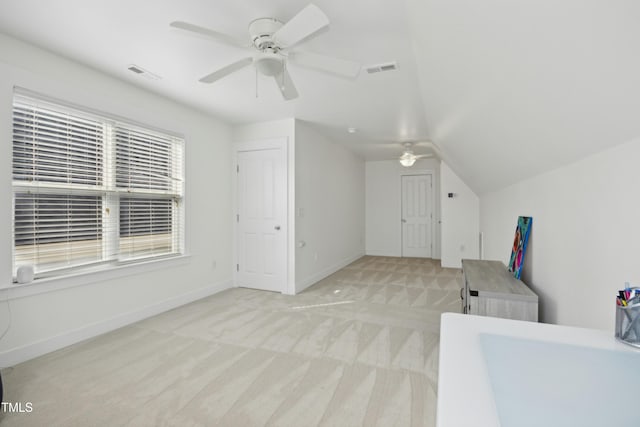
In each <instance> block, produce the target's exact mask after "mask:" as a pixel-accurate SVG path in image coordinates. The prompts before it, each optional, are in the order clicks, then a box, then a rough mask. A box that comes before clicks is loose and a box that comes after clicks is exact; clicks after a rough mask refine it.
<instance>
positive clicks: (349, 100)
mask: <svg viewBox="0 0 640 427" xmlns="http://www.w3.org/2000/svg"><path fill="white" fill-rule="evenodd" d="M314 3H315V4H316V5H317V6H319V7H320V8H321V9H322V10H323V11H324V12H325V13H326V15H327V16H328V17H329V20H330V22H331V25H330V29H329V31H328V32H325V33H323V34H321V35H319V36H318V37H315V38H313V39H312V40H310V41H308V42H307V43H304V44H303V45H301V46H300V49H304V50H308V51H311V52H315V53H319V54H324V55H330V56H334V57H338V58H343V59H349V60H354V61H357V62H359V63H360V64H362V65H363V66H368V65H375V64H379V63H385V62H390V61H396V62H397V64H398V69H397V70H396V71H391V72H386V73H376V74H368V73H366V72H364V71H363V72H361V73H360V75H359V76H358V77H357V78H356V79H355V80H349V79H345V78H340V77H336V76H333V75H330V74H326V73H322V72H319V71H314V70H310V69H306V68H301V67H296V66H295V64H291V65H290V66H289V67H288V68H289V72H290V74H291V76H292V78H293V80H294V81H295V84H296V86H297V90H298V92H299V94H300V96H299V98H297V99H296V100H292V101H284V100H283V99H282V97H281V95H280V93H279V91H278V88H277V86H276V85H274V84H273V82H272V81H271V80H269V79H267V78H266V77H264V76H257V77H256V73H255V70H254V69H253V68H252V67H247V68H244V69H242V70H240V71H238V72H237V73H234V74H232V75H229V76H227V77H225V78H224V79H222V80H220V81H217V82H215V83H213V84H210V85H206V84H203V83H200V82H198V79H199V78H201V77H203V76H204V75H206V74H208V73H210V72H212V71H214V70H216V69H218V68H220V67H223V66H225V65H227V64H229V63H231V62H234V61H236V60H238V59H240V58H242V57H243V56H246V55H245V53H244V52H242V51H240V50H239V49H236V48H234V47H230V46H228V45H225V44H222V43H219V42H216V41H213V40H210V39H206V38H203V37H194V36H191V35H189V34H186V33H184V32H181V31H179V30H176V29H172V28H170V27H169V23H170V22H172V21H175V20H181V21H188V22H192V23H194V24H198V25H200V26H203V27H208V28H213V29H216V30H218V31H220V32H224V33H227V34H229V35H232V36H234V37H237V38H247V37H248V36H247V25H248V23H249V22H250V21H251V20H253V19H255V18H259V17H275V18H277V19H279V20H281V21H283V22H286V21H288V20H289V19H291V18H292V17H293V16H294V15H295V14H296V13H297V12H298V11H300V10H301V9H303V8H304V7H305V6H306V5H307V1H306V0H272V1H264V0H245V1H228V0H206V1H205V0H184V1H180V2H177V1H171V0H157V1H154V2H149V1H141V0H137V1H132V0H128V1H125V0H109V1H107V0H93V1H86V0H67V1H65V2H42V1H38V0H0V7H1V9H2V13H1V14H0V32H4V33H6V34H8V35H11V36H14V37H17V38H19V39H22V40H25V41H28V42H31V43H33V44H35V45H38V46H41V47H43V48H45V49H48V50H51V51H53V52H55V53H58V54H61V55H63V56H65V57H67V58H70V59H73V60H75V61H77V62H80V63H83V64H86V65H89V66H91V67H93V68H96V69H98V70H101V71H103V72H105V73H107V74H110V75H113V76H115V77H117V78H120V79H122V80H126V81H128V82H130V83H133V84H135V85H138V86H141V87H144V88H146V89H148V90H150V91H153V92H156V93H159V94H162V95H164V96H167V97H170V98H173V99H175V100H177V101H179V102H182V103H185V104H188V105H192V106H194V107H195V108H198V109H200V110H203V111H206V112H209V113H211V114H213V115H215V116H217V117H220V118H222V119H224V120H227V121H229V122H231V123H249V122H255V121H265V120H273V119H280V118H285V117H297V118H300V119H303V120H305V121H308V122H312V123H314V124H315V126H316V127H317V128H318V129H320V130H321V131H322V132H324V133H326V134H327V135H328V136H330V137H331V138H332V139H334V140H335V141H336V142H339V143H342V144H344V145H346V146H347V147H349V148H350V149H352V150H353V151H355V152H356V153H359V154H360V155H362V156H363V157H364V158H366V159H368V160H382V159H391V158H397V157H398V156H399V155H400V154H401V151H402V150H401V146H400V143H401V142H404V141H432V142H433V143H435V144H436V146H437V147H439V148H440V152H441V155H442V157H443V158H444V159H445V160H446V161H447V162H448V163H449V164H450V165H451V166H452V167H453V168H454V170H455V171H456V172H457V173H458V174H459V175H460V176H461V177H462V178H463V179H464V180H465V181H466V182H467V183H468V184H469V185H470V186H471V187H472V188H473V189H474V190H476V191H477V192H479V193H482V192H486V191H491V190H493V189H498V188H501V187H504V186H507V185H509V184H512V183H514V182H516V181H518V180H521V179H525V178H527V177H530V176H533V175H535V174H538V173H540V172H543V171H546V170H550V169H553V168H557V167H560V166H562V165H564V164H567V163H570V162H572V161H574V160H576V159H579V158H581V157H584V156H587V155H589V154H592V153H595V152H597V151H601V150H604V149H606V148H609V147H612V146H615V145H617V144H621V143H623V142H626V141H629V140H632V139H634V138H636V137H637V136H638V135H639V134H640V120H638V119H637V116H638V113H640V84H639V82H638V79H639V77H638V76H640V73H639V71H640V56H638V55H637V52H638V49H637V48H638V44H639V43H640V26H638V25H637V22H640V4H636V2H633V1H621V0H611V1H607V2H605V1H588V2H585V1H580V0H565V1H563V2H557V1H535V2H534V1H519V2H517V1H515V2H514V1H505V0H502V1H498V0H484V1H482V2H479V1H477V0H453V1H451V0H404V1H390V0H387V1H383V0H350V1H348V2H344V1H336V0H316V1H315V2H314ZM0 55H1V53H0ZM131 64H136V65H138V66H140V67H142V68H145V69H147V70H149V71H151V72H153V73H155V74H157V75H159V76H160V77H161V79H159V80H148V79H145V78H144V77H141V76H139V75H135V74H133V73H132V72H130V71H128V70H127V68H128V66H130V65H131ZM256 94H257V95H258V96H257V97H256ZM349 127H354V128H356V129H357V132H356V133H354V134H349V133H347V128H349ZM416 151H417V152H418V154H420V153H422V152H426V151H428V145H426V144H422V145H420V146H419V147H418V149H416Z"/></svg>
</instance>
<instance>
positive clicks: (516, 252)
mask: <svg viewBox="0 0 640 427" xmlns="http://www.w3.org/2000/svg"><path fill="white" fill-rule="evenodd" d="M532 222H533V218H532V217H530V216H520V217H518V225H517V226H516V236H515V238H514V239H513V248H511V258H510V259H509V271H510V272H512V273H513V276H514V277H515V278H516V279H520V274H521V273H522V265H523V264H524V255H525V252H526V250H527V242H528V241H529V232H530V231H531V223H532Z"/></svg>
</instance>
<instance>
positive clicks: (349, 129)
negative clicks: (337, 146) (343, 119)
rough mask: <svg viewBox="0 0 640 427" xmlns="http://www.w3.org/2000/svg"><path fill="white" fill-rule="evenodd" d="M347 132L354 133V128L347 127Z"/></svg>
mask: <svg viewBox="0 0 640 427" xmlns="http://www.w3.org/2000/svg"><path fill="white" fill-rule="evenodd" d="M347 132H349V133H356V128H347Z"/></svg>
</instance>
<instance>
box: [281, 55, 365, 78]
mask: <svg viewBox="0 0 640 427" xmlns="http://www.w3.org/2000/svg"><path fill="white" fill-rule="evenodd" d="M289 60H290V61H292V62H294V63H295V64H297V65H300V66H301V67H305V68H312V69H314V70H319V71H324V72H325V73H330V74H334V75H337V76H340V77H347V78H350V79H355V78H356V77H358V74H360V69H361V68H362V67H361V65H360V64H359V63H357V62H355V61H349V60H346V59H340V58H334V57H331V56H325V55H319V54H317V53H311V52H290V53H289Z"/></svg>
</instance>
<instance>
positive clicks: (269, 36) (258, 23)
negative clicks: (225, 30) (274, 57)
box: [249, 18, 282, 50]
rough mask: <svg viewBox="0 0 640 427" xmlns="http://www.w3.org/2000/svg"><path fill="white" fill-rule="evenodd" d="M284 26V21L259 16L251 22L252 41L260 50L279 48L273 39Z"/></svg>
mask: <svg viewBox="0 0 640 427" xmlns="http://www.w3.org/2000/svg"><path fill="white" fill-rule="evenodd" d="M280 27H282V22H280V21H278V20H277V19H275V18H259V19H254V20H253V21H251V23H249V36H250V37H251V42H252V43H253V45H254V46H255V47H257V48H258V49H259V50H265V49H276V50H277V49H279V48H278V46H276V44H275V41H274V40H273V34H274V33H275V32H276V31H278V30H279V29H280Z"/></svg>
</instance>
